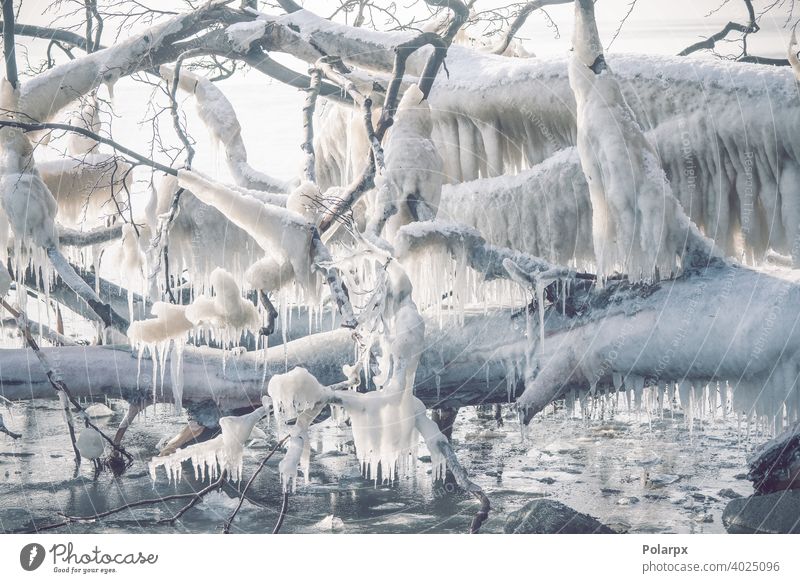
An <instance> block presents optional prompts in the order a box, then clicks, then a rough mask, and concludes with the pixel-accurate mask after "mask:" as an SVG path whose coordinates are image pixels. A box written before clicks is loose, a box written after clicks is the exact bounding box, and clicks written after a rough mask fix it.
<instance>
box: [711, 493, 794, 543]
mask: <svg viewBox="0 0 800 583" xmlns="http://www.w3.org/2000/svg"><path fill="white" fill-rule="evenodd" d="M722 523H723V524H724V525H725V529H726V530H727V531H728V532H730V533H733V534H800V490H782V491H780V492H773V493H771V494H763V495H760V496H748V497H747V498H737V499H735V500H731V501H730V502H729V503H728V505H727V506H726V507H725V511H724V512H723V513H722Z"/></svg>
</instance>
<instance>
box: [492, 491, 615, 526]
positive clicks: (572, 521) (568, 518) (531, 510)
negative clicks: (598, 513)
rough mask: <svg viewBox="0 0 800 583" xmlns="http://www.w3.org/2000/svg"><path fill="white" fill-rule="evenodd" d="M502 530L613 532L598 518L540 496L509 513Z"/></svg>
mask: <svg viewBox="0 0 800 583" xmlns="http://www.w3.org/2000/svg"><path fill="white" fill-rule="evenodd" d="M503 532H505V533H507V534H613V533H614V531H613V530H611V529H610V528H609V527H607V526H606V525H604V524H603V523H601V522H600V521H598V520H597V519H596V518H593V517H591V516H589V515H588V514H583V513H581V512H578V511H577V510H573V509H572V508H570V507H569V506H566V505H564V504H562V503H561V502H557V501H556V500H551V499H549V498H540V499H538V500H533V501H531V502H528V503H527V504H526V505H525V506H523V507H522V508H520V509H519V510H516V511H514V512H512V513H511V514H509V515H508V518H507V519H506V524H505V527H504V528H503Z"/></svg>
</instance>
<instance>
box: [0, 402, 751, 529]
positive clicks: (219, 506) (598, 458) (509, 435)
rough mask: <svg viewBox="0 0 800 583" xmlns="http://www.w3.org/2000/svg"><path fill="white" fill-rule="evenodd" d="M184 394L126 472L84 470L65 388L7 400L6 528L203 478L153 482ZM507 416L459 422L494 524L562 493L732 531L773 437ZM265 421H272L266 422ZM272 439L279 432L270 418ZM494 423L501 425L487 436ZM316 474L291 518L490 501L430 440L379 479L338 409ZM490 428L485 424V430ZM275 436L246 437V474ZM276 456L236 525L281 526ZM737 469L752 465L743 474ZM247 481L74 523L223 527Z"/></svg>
mask: <svg viewBox="0 0 800 583" xmlns="http://www.w3.org/2000/svg"><path fill="white" fill-rule="evenodd" d="M111 404H112V407H113V408H114V410H115V414H114V416H113V417H109V418H103V419H98V420H97V422H98V423H99V424H100V426H101V427H106V428H108V432H109V433H112V432H113V430H114V429H115V428H116V425H117V424H118V423H119V421H120V419H121V417H122V414H121V410H122V403H115V402H112V403H111ZM173 411H174V409H173V407H172V406H171V405H163V406H159V407H158V409H157V410H156V411H155V412H154V411H153V409H152V408H151V409H148V411H147V415H146V417H145V418H141V419H139V420H137V421H136V422H135V423H134V425H133V426H132V427H131V428H130V429H129V431H128V434H127V436H126V440H125V444H126V447H127V448H128V450H129V451H130V452H131V453H133V454H134V455H135V456H136V458H137V461H136V463H135V464H134V466H133V467H131V468H130V470H129V471H128V472H127V474H125V475H124V476H123V477H121V478H117V479H115V478H113V477H112V476H111V474H110V473H104V474H102V475H101V476H100V477H99V478H98V479H97V480H96V481H95V480H93V479H92V472H91V467H90V464H84V467H83V468H82V470H81V475H80V476H78V477H77V478H73V477H72V474H73V468H74V463H73V460H72V451H71V448H70V445H69V440H68V439H67V437H66V430H65V426H64V424H63V422H62V420H61V413H60V412H59V410H58V409H57V406H56V403H55V402H50V401H32V402H30V403H25V404H18V405H15V406H14V407H13V409H12V410H11V411H8V410H7V409H4V410H3V414H4V417H5V419H6V422H7V424H9V425H10V426H12V427H13V428H14V429H15V430H17V431H19V432H21V433H23V435H24V437H23V438H22V439H19V440H17V441H15V442H12V441H11V440H10V439H8V438H7V437H6V436H0V530H2V531H6V532H7V531H11V530H15V529H19V528H21V527H25V526H30V523H31V521H32V520H34V519H35V520H36V521H37V523H38V524H40V525H43V524H49V523H52V522H57V521H58V515H57V513H58V512H63V513H66V514H71V515H87V514H91V513H93V512H100V511H103V510H106V509H109V508H113V507H116V506H119V505H122V504H124V503H126V502H133V501H136V500H141V499H145V498H153V497H157V496H163V495H168V494H172V493H176V492H182V493H183V492H191V491H193V490H196V489H199V488H200V487H202V485H201V483H200V482H198V481H196V480H195V479H194V477H193V474H192V471H191V469H190V468H188V467H186V468H184V478H183V480H182V481H181V482H179V483H178V484H174V483H172V484H170V483H168V481H167V478H166V476H165V475H164V473H163V470H159V474H158V480H157V481H156V482H155V483H153V482H152V481H151V479H150V477H149V475H148V472H147V464H146V462H147V461H148V460H149V459H150V457H152V456H153V455H155V454H156V453H157V451H156V447H155V446H156V443H157V442H158V441H159V440H160V439H161V438H162V437H163V436H164V435H165V434H169V433H172V434H174V433H177V432H178V431H179V430H180V428H181V425H182V423H184V422H185V418H182V417H178V416H175V415H174V413H173ZM504 411H505V413H506V415H505V417H506V418H505V423H504V425H503V426H502V427H499V428H498V427H497V424H496V422H495V421H494V419H491V418H483V417H482V416H480V415H478V414H477V412H476V411H475V409H473V408H470V409H465V410H462V411H461V412H460V414H459V418H458V422H457V424H456V429H455V432H454V445H455V449H456V453H457V454H458V456H459V459H460V460H461V461H462V463H463V464H464V466H465V467H466V468H467V470H468V471H469V472H470V474H471V476H472V478H473V479H474V480H475V481H476V482H477V483H478V484H480V485H481V486H482V487H483V488H484V490H485V491H486V492H487V494H488V495H489V497H490V499H491V502H492V512H491V515H490V519H489V520H488V521H487V522H486V523H485V524H484V526H483V530H484V531H486V532H502V529H503V524H504V521H505V517H506V516H507V515H508V513H510V512H512V511H514V510H516V509H517V508H519V507H521V506H522V505H524V504H525V503H527V502H528V501H530V500H532V499H533V498H534V497H538V496H550V497H553V498H554V499H556V500H559V501H561V502H563V503H565V504H567V505H568V506H571V507H572V508H575V509H576V510H579V511H581V512H585V513H588V514H591V515H593V516H595V517H597V518H598V519H600V520H601V521H602V522H604V523H606V524H608V525H609V526H611V527H612V528H614V529H615V530H619V531H627V532H680V533H718V532H724V528H723V525H722V523H721V520H720V517H721V514H722V511H723V509H724V507H725V504H726V503H727V501H728V499H727V498H726V497H724V496H721V495H720V494H719V492H720V491H721V490H723V489H726V488H730V489H732V490H733V491H735V492H736V493H738V494H740V495H748V494H749V493H750V492H751V487H750V483H749V482H747V481H746V480H744V479H742V478H741V475H742V474H743V473H745V471H746V469H745V462H744V460H745V457H746V453H747V451H748V449H749V448H751V447H752V446H753V445H755V444H756V443H758V442H760V441H763V440H764V439H766V438H765V437H763V436H754V435H751V436H750V437H749V438H748V437H746V435H745V434H744V433H742V434H741V435H740V434H739V432H738V429H737V422H736V419H735V418H731V417H728V418H724V417H718V418H716V419H711V418H708V419H705V420H702V421H701V420H695V426H694V429H693V431H691V432H690V431H689V429H688V428H687V426H686V424H685V421H684V418H683V415H682V414H681V413H679V412H677V411H676V412H674V413H672V412H669V411H665V412H664V416H663V418H661V417H660V416H652V415H648V414H647V413H645V412H640V413H638V414H637V413H628V412H617V413H616V414H615V416H614V418H612V419H608V418H606V419H602V420H601V419H592V420H590V421H587V420H583V419H577V418H576V419H572V418H568V417H567V416H566V415H565V413H564V411H563V410H558V411H556V412H553V408H552V407H550V408H548V410H547V414H544V415H541V416H538V417H537V418H535V419H534V420H533V422H532V423H531V425H530V427H529V429H528V433H527V437H526V438H525V439H522V437H521V435H520V431H519V425H518V423H517V421H516V418H515V415H514V414H513V413H512V412H511V411H510V410H507V411H506V408H504ZM262 426H263V422H262ZM264 429H265V431H266V433H267V437H268V439H267V445H269V446H271V445H272V444H273V443H274V441H275V435H274V431H273V430H272V428H269V427H264ZM489 434H491V435H492V438H491V439H488V438H485V437H483V436H486V435H489ZM311 435H312V448H313V453H312V459H311V480H310V483H309V484H308V485H304V482H303V480H302V479H298V487H297V492H296V493H295V494H294V495H293V496H292V497H291V498H290V505H289V514H288V517H287V519H286V522H285V524H284V527H283V531H284V532H297V533H310V532H332V533H338V532H344V533H421V532H434V533H437V532H438V533H447V532H466V531H467V530H468V527H469V523H470V520H471V518H472V515H473V513H474V512H475V510H477V505H476V504H475V502H474V501H473V499H472V498H470V497H468V496H466V495H464V494H463V493H458V492H455V493H454V492H453V488H452V487H451V486H449V485H448V484H444V483H441V482H439V483H432V481H431V476H430V470H431V464H430V463H429V461H428V458H427V457H426V454H427V452H426V451H425V448H424V447H422V446H421V447H420V451H419V457H420V458H421V461H418V462H417V464H416V469H415V470H413V471H412V474H411V475H410V476H409V477H406V478H402V479H399V480H397V481H396V482H395V484H394V485H392V486H388V485H383V486H380V485H379V486H378V487H375V486H374V485H373V481H372V480H371V479H363V478H361V477H360V475H359V468H358V462H357V461H356V457H355V454H354V449H353V442H352V436H351V434H350V429H349V428H347V427H337V426H335V425H334V424H333V423H332V421H330V420H327V421H325V422H323V423H321V424H319V425H317V426H315V427H314V428H312V434H311ZM479 436H481V437H479ZM267 451H268V449H267V447H266V446H264V447H255V448H248V449H246V450H245V458H244V473H243V475H244V480H245V481H246V480H247V479H248V478H249V476H250V475H251V474H252V472H253V470H254V469H255V468H256V466H257V464H258V463H259V461H260V460H261V458H262V457H263V456H264V455H265V454H266V452H267ZM279 460H280V455H276V456H275V457H274V459H273V460H271V461H270V463H269V464H268V466H267V468H266V469H265V471H263V472H262V473H261V475H260V476H259V477H258V478H257V480H256V482H255V484H254V485H253V487H252V489H251V495H252V498H251V499H252V502H245V504H244V506H243V508H242V511H241V512H240V514H239V515H238V517H237V520H236V522H235V523H234V527H233V531H234V532H251V533H261V532H270V531H271V530H272V527H273V525H274V523H275V520H276V516H277V511H278V508H279V507H280V494H279V493H280V484H279V477H278V472H277V463H278V461H279ZM737 475H738V476H739V477H738V478H737ZM235 496H236V492H235V491H234V490H233V488H226V489H225V490H224V491H223V492H221V493H215V494H213V495H211V496H208V497H206V499H205V500H204V501H203V503H202V504H200V505H198V506H197V507H196V508H195V509H192V510H190V511H189V512H187V513H186V514H185V515H184V516H183V518H182V519H181V521H180V522H179V523H178V524H176V525H175V526H167V525H155V524H154V520H157V519H161V518H165V517H168V516H171V515H172V514H173V513H174V512H175V511H177V510H178V509H179V508H180V507H181V506H182V504H183V503H185V501H184V502H180V501H176V502H170V503H168V504H160V505H157V506H152V507H147V508H139V509H136V510H133V511H125V512H122V513H119V514H117V515H115V516H113V517H111V518H108V519H105V520H103V521H102V522H99V523H96V524H74V525H70V526H69V528H64V529H62V531H69V532H76V533H83V532H135V533H144V532H192V533H200V532H219V531H220V530H221V526H222V523H223V521H224V520H225V519H226V518H227V516H228V515H229V514H230V512H231V511H232V509H233V508H234V506H235V504H236V500H235V499H234V497H235Z"/></svg>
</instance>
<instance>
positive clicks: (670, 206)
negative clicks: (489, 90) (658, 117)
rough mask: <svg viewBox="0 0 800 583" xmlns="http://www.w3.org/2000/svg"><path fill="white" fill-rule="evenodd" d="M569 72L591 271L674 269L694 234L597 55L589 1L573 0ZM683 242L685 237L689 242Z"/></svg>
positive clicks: (640, 273)
mask: <svg viewBox="0 0 800 583" xmlns="http://www.w3.org/2000/svg"><path fill="white" fill-rule="evenodd" d="M575 23H576V24H575V32H574V37H573V45H574V53H573V56H572V59H571V61H570V68H569V78H570V85H571V86H572V89H573V92H574V94H575V100H576V102H577V116H578V120H577V128H578V136H577V141H578V154H579V156H580V159H581V166H582V167H583V172H584V174H585V175H586V178H587V181H588V183H589V195H590V199H591V203H592V237H593V240H594V253H595V261H596V264H597V274H598V275H600V276H608V275H611V274H613V273H615V272H619V273H626V274H628V276H629V277H631V278H634V279H639V278H644V279H652V278H653V277H654V275H655V274H657V273H659V272H660V273H662V274H670V273H674V272H676V271H677V270H678V268H679V266H680V262H679V260H680V258H681V257H682V256H683V255H684V248H685V246H686V245H687V242H688V243H689V244H693V245H696V244H699V245H706V246H707V247H708V251H710V245H708V244H707V243H706V242H705V241H698V242H697V243H695V242H694V241H692V240H691V239H692V238H694V237H695V236H696V233H695V229H692V228H690V223H689V220H688V218H687V217H686V215H685V214H684V212H683V210H682V209H681V207H680V205H679V204H678V202H677V200H676V199H675V197H674V196H673V195H672V190H671V188H670V185H669V182H668V181H667V179H666V176H665V175H664V171H663V170H662V168H661V164H660V163H659V157H658V153H657V152H656V150H655V148H654V147H653V146H652V144H650V142H649V141H648V140H647V138H646V137H645V136H644V132H643V131H642V129H641V126H640V125H639V124H638V122H637V121H636V118H635V115H634V113H633V111H632V110H631V109H630V107H629V106H628V104H627V102H626V101H625V98H624V97H623V95H622V91H621V89H620V85H619V81H618V80H617V78H616V77H615V76H614V75H613V73H612V72H611V70H610V69H609V67H608V65H607V64H606V62H605V57H604V56H603V53H602V50H601V48H600V47H602V45H601V43H600V38H599V35H598V33H597V27H596V25H595V22H594V4H593V3H592V2H591V1H577V2H576V3H575ZM687 240H688V241H687Z"/></svg>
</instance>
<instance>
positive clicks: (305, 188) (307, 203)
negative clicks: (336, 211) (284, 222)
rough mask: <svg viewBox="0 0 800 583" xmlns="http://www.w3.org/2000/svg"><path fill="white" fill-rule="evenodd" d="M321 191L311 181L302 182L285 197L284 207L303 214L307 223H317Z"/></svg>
mask: <svg viewBox="0 0 800 583" xmlns="http://www.w3.org/2000/svg"><path fill="white" fill-rule="evenodd" d="M321 199H322V193H321V192H320V191H319V188H317V185H316V184H314V183H313V182H303V183H301V184H300V185H299V186H298V187H297V188H295V189H294V190H293V191H292V192H291V193H290V194H289V196H288V198H287V199H286V209H287V210H290V211H292V212H295V213H297V214H298V215H301V216H303V217H304V218H305V219H306V220H307V221H308V222H309V223H314V224H316V223H317V220H318V219H319V217H320V214H321V212H322V211H323V206H322V200H321Z"/></svg>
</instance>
